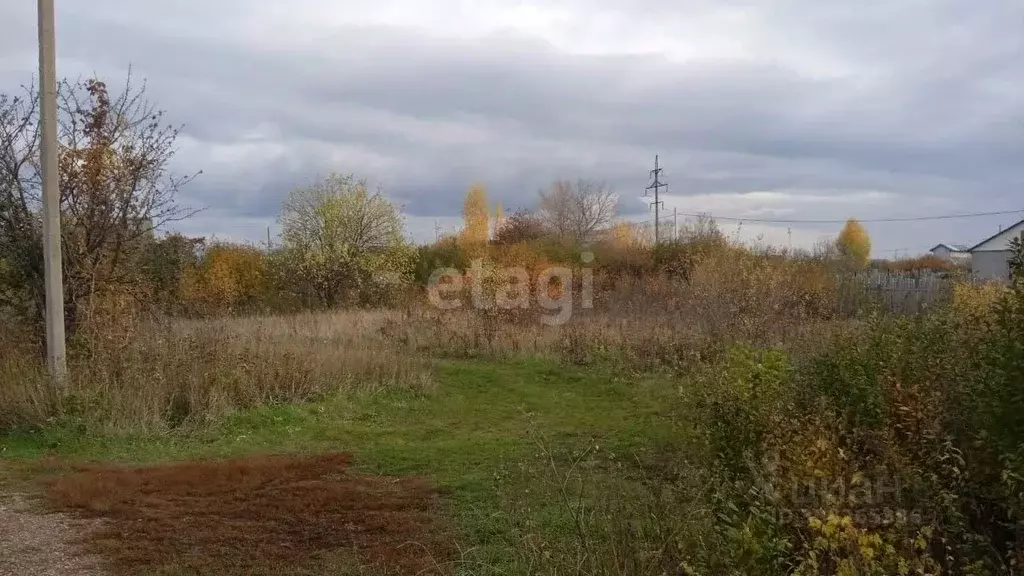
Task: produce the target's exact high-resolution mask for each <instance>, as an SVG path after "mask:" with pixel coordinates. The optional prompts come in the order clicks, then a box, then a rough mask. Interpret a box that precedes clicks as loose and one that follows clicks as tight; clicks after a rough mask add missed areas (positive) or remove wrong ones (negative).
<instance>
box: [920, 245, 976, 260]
mask: <svg viewBox="0 0 1024 576" xmlns="http://www.w3.org/2000/svg"><path fill="white" fill-rule="evenodd" d="M929 252H931V253H932V255H933V256H935V257H937V258H941V259H943V260H945V261H947V262H952V263H954V264H965V263H967V262H970V260H971V253H970V252H968V249H967V246H964V245H962V244H939V245H938V246H936V247H934V248H932V249H931V250H929Z"/></svg>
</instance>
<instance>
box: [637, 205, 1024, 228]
mask: <svg viewBox="0 0 1024 576" xmlns="http://www.w3.org/2000/svg"><path fill="white" fill-rule="evenodd" d="M1022 212H1024V208H1022V209H1019V210H1002V211H999V212H974V213H970V214H943V215H939V216H911V217H906V218H868V219H863V220H862V219H860V218H857V219H856V220H857V221H858V222H861V223H878V222H919V221H926V220H955V219H958V218H979V217H982V216H1005V215H1007V214H1020V213H1022ZM679 214H680V215H682V216H689V217H694V218H699V217H708V218H711V219H712V220H729V221H734V222H755V223H760V224H845V223H846V222H847V219H842V220H787V219H774V218H741V217H738V216H716V215H714V214H711V213H710V212H705V213H688V212H680V213H679ZM651 221H652V220H651V219H647V220H640V221H638V222H637V223H638V224H643V223H646V222H651Z"/></svg>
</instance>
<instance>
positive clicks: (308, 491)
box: [48, 454, 452, 576]
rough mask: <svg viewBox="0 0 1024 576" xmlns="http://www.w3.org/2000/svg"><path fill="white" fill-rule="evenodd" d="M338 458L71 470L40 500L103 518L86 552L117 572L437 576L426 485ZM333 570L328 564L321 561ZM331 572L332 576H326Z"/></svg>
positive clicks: (441, 542)
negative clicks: (322, 571)
mask: <svg viewBox="0 0 1024 576" xmlns="http://www.w3.org/2000/svg"><path fill="white" fill-rule="evenodd" d="M349 460H350V457H349V455H347V454H326V455H321V456H312V457H302V456H259V457H251V458H240V459H233V460H222V461H201V462H188V463H182V464H174V465H169V466H153V467H137V468H126V467H99V466H87V467H79V468H77V471H76V472H75V473H73V474H70V475H66V476H64V477H61V478H58V479H55V480H53V481H51V482H50V484H49V486H48V499H49V502H50V504H51V505H52V506H53V507H55V508H57V509H59V510H71V511H75V512H77V513H78V514H81V515H84V516H86V517H99V518H104V519H106V522H103V523H102V526H103V527H102V528H100V529H99V530H97V531H95V532H93V533H91V534H90V535H89V538H88V542H87V544H86V545H87V549H88V550H89V551H90V552H95V553H98V554H100V555H101V556H103V557H104V558H106V560H107V561H108V563H109V565H110V568H111V569H112V570H114V571H116V572H119V573H122V574H137V573H139V572H140V571H141V570H143V569H147V568H148V569H154V568H159V567H162V566H174V567H176V568H179V569H180V570H184V571H186V572H184V573H198V574H228V575H234V574H274V576H283V575H286V574H309V573H311V571H312V570H315V568H314V566H322V565H323V562H324V558H325V557H326V558H331V557H335V556H337V555H347V556H350V557H352V558H358V560H359V561H360V563H361V564H364V565H365V564H371V565H375V566H378V567H380V568H381V569H385V570H386V571H387V572H388V573H391V574H394V573H399V574H438V573H440V572H441V571H442V570H440V569H439V568H437V566H439V565H442V564H443V563H444V562H445V561H446V560H448V559H449V555H450V553H451V550H452V546H451V543H450V542H451V540H450V538H448V537H447V534H448V533H447V530H445V529H444V527H443V526H442V525H441V523H440V521H439V519H438V514H437V512H438V505H439V499H438V497H437V494H436V492H435V491H434V489H433V488H432V487H431V486H430V485H429V484H428V483H427V482H426V481H424V480H422V479H416V478H388V477H378V476H366V475H357V474H353V473H351V472H349V471H348V470H347V469H348V464H349ZM332 566H333V565H332ZM332 573H333V572H332Z"/></svg>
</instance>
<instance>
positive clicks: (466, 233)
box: [459, 184, 491, 251]
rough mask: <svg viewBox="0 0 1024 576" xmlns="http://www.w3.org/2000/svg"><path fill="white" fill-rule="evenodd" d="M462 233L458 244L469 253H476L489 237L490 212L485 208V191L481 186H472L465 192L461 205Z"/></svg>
mask: <svg viewBox="0 0 1024 576" xmlns="http://www.w3.org/2000/svg"><path fill="white" fill-rule="evenodd" d="M462 220H463V226H462V232H461V233H460V234H459V243H460V244H462V246H463V248H465V249H467V250H470V251H478V250H480V249H482V247H483V246H485V245H486V244H487V241H488V240H489V239H490V237H491V226H490V222H491V210H490V208H489V207H488V206H487V190H485V189H484V187H483V185H482V184H474V185H472V186H470V188H469V190H468V191H466V199H465V200H464V201H463V203H462Z"/></svg>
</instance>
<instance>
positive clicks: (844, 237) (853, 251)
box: [836, 218, 871, 268]
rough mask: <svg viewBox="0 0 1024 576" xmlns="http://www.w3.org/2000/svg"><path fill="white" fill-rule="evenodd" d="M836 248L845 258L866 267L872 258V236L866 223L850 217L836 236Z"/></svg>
mask: <svg viewBox="0 0 1024 576" xmlns="http://www.w3.org/2000/svg"><path fill="white" fill-rule="evenodd" d="M836 249H837V250H838V251H839V254H840V255H842V256H843V257H844V258H845V259H847V260H849V261H850V262H853V263H854V264H855V265H856V266H858V267H860V268H864V267H866V266H867V265H868V260H869V259H870V258H871V237H870V236H868V231H867V230H865V229H864V225H862V224H861V223H860V222H858V221H857V220H856V219H854V218H850V219H849V220H847V221H846V225H845V226H843V229H842V231H841V232H839V236H838V237H837V238H836Z"/></svg>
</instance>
